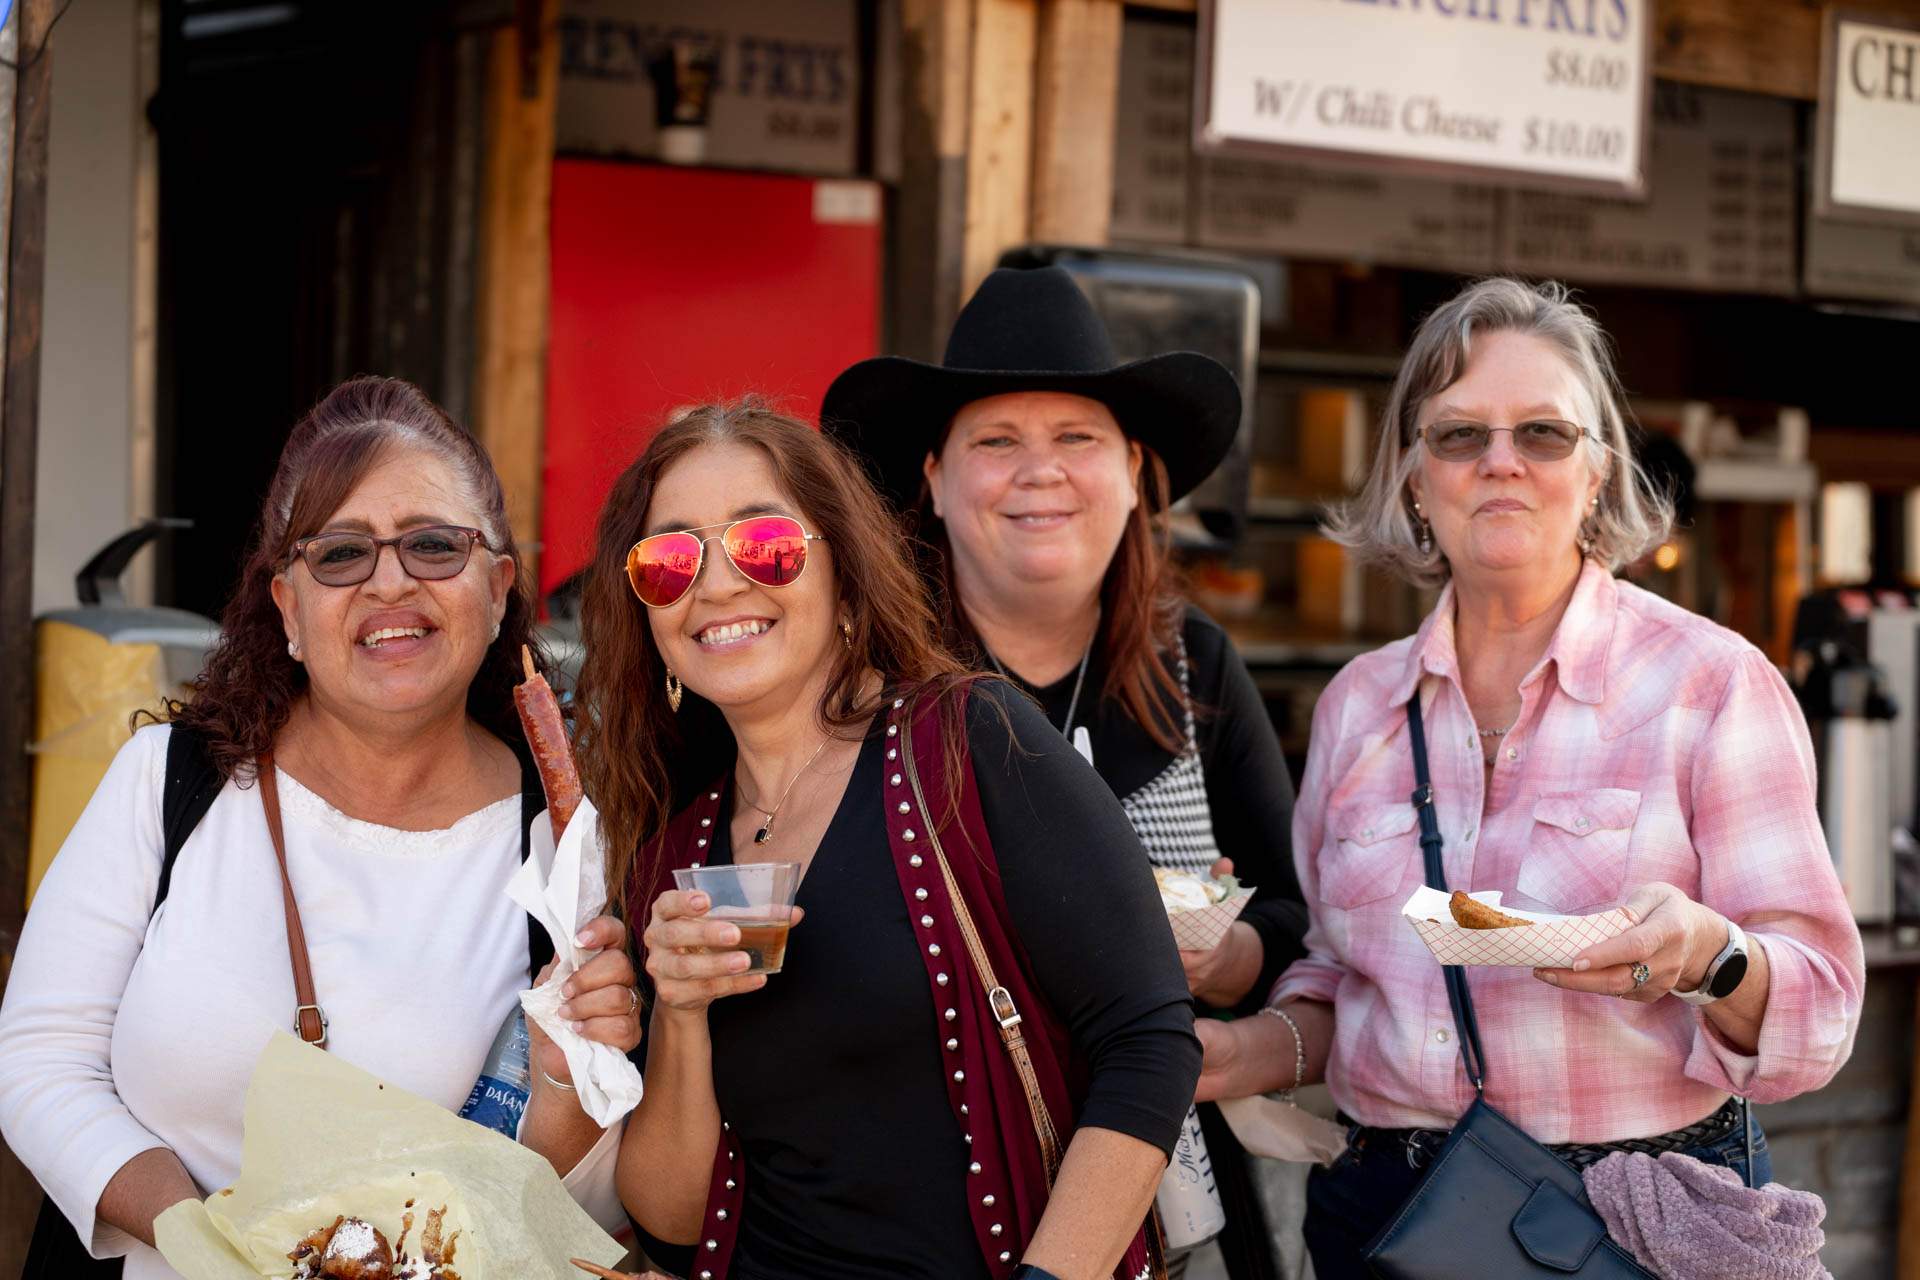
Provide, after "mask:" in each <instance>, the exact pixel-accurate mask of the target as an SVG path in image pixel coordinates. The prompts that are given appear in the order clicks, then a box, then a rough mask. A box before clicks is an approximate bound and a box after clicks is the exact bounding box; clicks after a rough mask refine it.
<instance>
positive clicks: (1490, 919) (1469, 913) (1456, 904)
mask: <svg viewBox="0 0 1920 1280" xmlns="http://www.w3.org/2000/svg"><path fill="white" fill-rule="evenodd" d="M1447 910H1449V911H1451V912H1452V913H1453V922H1454V923H1455V924H1457V925H1459V926H1460V927H1461V928H1462V929H1525V928H1527V927H1528V926H1530V925H1532V924H1533V921H1531V920H1522V919H1521V918H1520V917H1519V916H1510V915H1508V914H1507V913H1506V912H1504V911H1502V910H1500V909H1499V908H1498V907H1490V906H1488V905H1487V904H1486V903H1484V902H1475V901H1474V900H1473V899H1472V898H1469V897H1468V896H1467V895H1466V894H1464V893H1462V892H1460V891H1459V890H1458V889H1455V890H1454V891H1453V896H1452V897H1450V898H1448V899H1447Z"/></svg>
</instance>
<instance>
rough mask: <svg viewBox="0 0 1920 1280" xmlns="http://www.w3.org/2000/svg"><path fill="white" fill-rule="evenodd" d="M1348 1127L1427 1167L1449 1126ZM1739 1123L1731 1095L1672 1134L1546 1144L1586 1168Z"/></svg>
mask: <svg viewBox="0 0 1920 1280" xmlns="http://www.w3.org/2000/svg"><path fill="white" fill-rule="evenodd" d="M1339 1119H1340V1122H1341V1123H1342V1124H1344V1125H1346V1126H1347V1141H1348V1142H1349V1143H1350V1144H1351V1145H1352V1146H1353V1147H1354V1149H1355V1150H1358V1151H1378V1152H1382V1153H1385V1152H1388V1151H1399V1152H1402V1153H1403V1154H1404V1155H1405V1156H1406V1160H1407V1167H1408V1168H1410V1169H1424V1168H1426V1166H1427V1164H1428V1162H1429V1161H1431V1160H1432V1159H1433V1157H1434V1156H1435V1155H1436V1154H1437V1153H1438V1152H1439V1150H1440V1148H1441V1147H1443V1146H1445V1145H1446V1141H1447V1137H1448V1135H1449V1134H1451V1133H1452V1130H1450V1129H1373V1128H1369V1127H1368V1126H1366V1125H1361V1124H1355V1123H1354V1122H1353V1121H1352V1120H1350V1119H1348V1118H1347V1117H1346V1116H1345V1115H1342V1116H1340V1117H1339ZM1739 1126H1740V1100H1739V1099H1738V1098H1728V1099H1727V1100H1726V1102H1724V1103H1722V1104H1721V1106H1720V1109H1719V1110H1717V1111H1715V1112H1714V1113H1713V1114H1712V1115H1710V1116H1708V1117H1706V1119H1704V1120H1696V1121H1695V1122H1694V1123H1692V1124H1690V1125H1686V1126H1684V1127H1682V1128H1679V1129H1675V1130H1674V1131H1673V1132H1671V1133H1662V1134H1656V1135H1654V1136H1653V1137H1651V1138H1623V1139H1621V1140H1620V1141H1618V1142H1587V1143H1561V1144H1559V1145H1557V1146H1556V1145H1551V1144H1549V1145H1548V1146H1547V1150H1549V1151H1551V1152H1553V1154H1555V1155H1556V1156H1559V1157H1560V1158H1561V1159H1562V1160H1565V1161H1566V1162H1567V1163H1568V1164H1570V1165H1572V1166H1573V1167H1574V1168H1576V1169H1584V1168H1586V1167H1587V1166H1588V1165H1590V1164H1594V1163H1597V1162H1598V1161H1601V1160H1604V1159H1606V1158H1607V1157H1608V1156H1610V1155H1612V1154H1613V1153H1614V1152H1616V1151H1639V1152H1644V1153H1645V1154H1647V1155H1657V1154H1659V1153H1660V1152H1662V1151H1685V1150H1687V1149H1688V1148H1690V1147H1702V1146H1705V1145H1706V1144H1707V1143H1709V1142H1718V1141H1719V1140H1720V1139H1722V1138H1724V1137H1726V1136H1727V1135H1728V1134H1730V1133H1732V1132H1733V1131H1734V1130H1735V1129H1737V1128H1738V1127H1739Z"/></svg>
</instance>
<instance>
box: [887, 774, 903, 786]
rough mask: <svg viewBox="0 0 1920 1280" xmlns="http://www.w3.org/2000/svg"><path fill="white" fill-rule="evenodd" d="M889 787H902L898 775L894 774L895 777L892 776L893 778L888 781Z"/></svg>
mask: <svg viewBox="0 0 1920 1280" xmlns="http://www.w3.org/2000/svg"><path fill="white" fill-rule="evenodd" d="M887 785H888V786H890V787H897V786H899V785H900V775H899V774H897V773H896V774H894V775H893V776H892V777H891V778H888V779H887Z"/></svg>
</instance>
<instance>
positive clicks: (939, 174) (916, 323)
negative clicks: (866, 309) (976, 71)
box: [885, 0, 973, 360]
mask: <svg viewBox="0 0 1920 1280" xmlns="http://www.w3.org/2000/svg"><path fill="white" fill-rule="evenodd" d="M900 39H901V59H900V61H901V93H902V98H903V102H902V110H901V113H900V190H899V196H898V203H897V205H896V207H895V209H894V217H893V219H892V223H891V227H890V232H889V234H890V237H891V246H890V247H891V252H890V255H889V256H890V257H891V258H892V260H893V261H894V263H895V264H896V266H895V269H894V271H893V305H892V306H891V308H890V309H889V311H890V316H891V319H892V332H891V333H890V334H889V335H888V337H887V341H886V344H885V347H886V350H888V351H893V352H898V353H900V354H903V355H908V356H914V357H917V358H919V359H923V360H938V359H939V358H940V353H941V351H942V349H943V348H944V347H945V346H946V341H947V329H948V328H949V327H950V326H951V325H952V324H953V318H954V316H955V315H956V314H958V312H959V310H960V303H961V299H962V295H961V292H960V290H961V285H962V280H963V278H964V261H963V254H964V248H965V241H966V229H967V127H968V123H969V116H968V111H967V108H968V99H969V96H970V91H971V85H972V76H973V3H972V0H904V3H903V4H902V5H901V12H900Z"/></svg>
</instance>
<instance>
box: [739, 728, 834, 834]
mask: <svg viewBox="0 0 1920 1280" xmlns="http://www.w3.org/2000/svg"><path fill="white" fill-rule="evenodd" d="M832 740H833V735H832V734H827V735H826V736H825V737H823V738H821V739H820V745H819V746H817V747H815V748H814V749H813V754H812V755H810V756H808V757H807V762H806V763H805V764H803V765H801V766H800V773H796V774H794V775H793V779H792V781H790V782H788V783H787V789H786V790H785V791H782V792H781V793H780V798H779V799H778V800H776V801H774V805H773V808H771V809H765V808H761V806H759V805H757V804H749V805H748V806H747V807H748V808H749V809H760V811H761V812H762V813H764V814H766V815H767V818H766V821H765V822H762V823H761V824H760V829H759V830H758V831H756V832H754V833H753V842H754V843H755V844H766V843H767V842H768V841H770V840H772V839H773V816H774V815H775V814H777V813H779V812H780V806H781V805H783V804H785V803H786V802H787V797H788V796H790V795H792V794H793V784H794V783H795V782H798V781H800V774H801V773H805V772H806V771H807V770H809V769H811V768H813V762H814V761H815V760H818V759H819V758H820V753H821V752H822V751H825V750H826V749H827V743H829V742H831V741H832ZM741 799H743V800H744V799H746V797H745V796H742V797H741Z"/></svg>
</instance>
